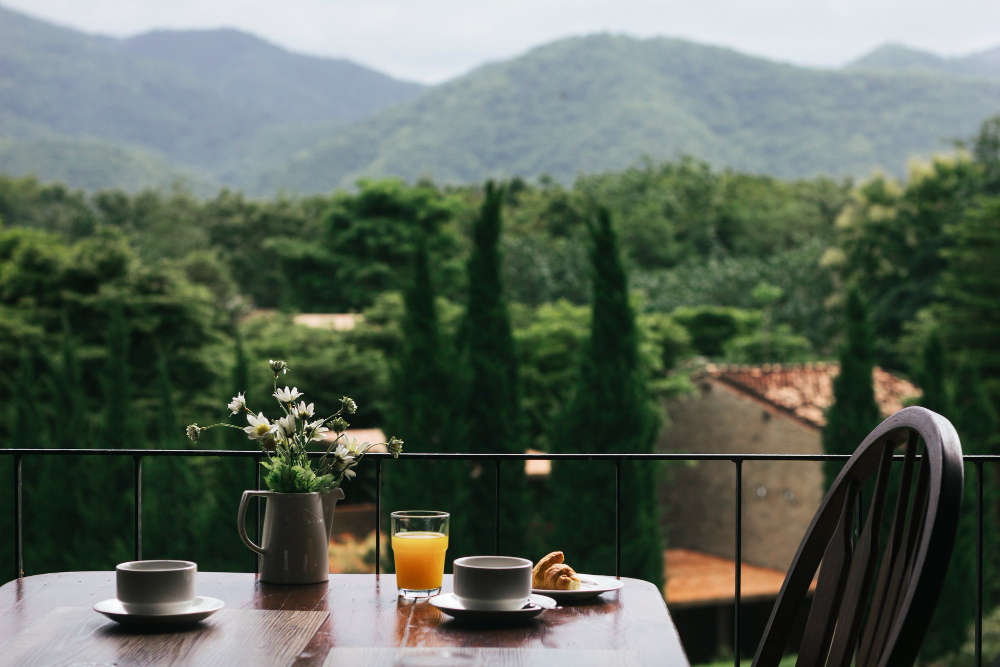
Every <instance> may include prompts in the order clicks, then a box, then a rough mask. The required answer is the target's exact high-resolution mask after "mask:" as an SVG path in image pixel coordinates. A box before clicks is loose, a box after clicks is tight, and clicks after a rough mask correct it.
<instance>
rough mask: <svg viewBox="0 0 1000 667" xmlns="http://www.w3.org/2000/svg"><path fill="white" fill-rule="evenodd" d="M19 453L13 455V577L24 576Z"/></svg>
mask: <svg viewBox="0 0 1000 667" xmlns="http://www.w3.org/2000/svg"><path fill="white" fill-rule="evenodd" d="M21 481H22V478H21V455H20V454H15V455H14V578H15V579H20V578H21V577H23V576H24V543H23V542H22V541H21V525H22V523H23V521H22V518H23V517H22V514H23V510H22V508H21Z"/></svg>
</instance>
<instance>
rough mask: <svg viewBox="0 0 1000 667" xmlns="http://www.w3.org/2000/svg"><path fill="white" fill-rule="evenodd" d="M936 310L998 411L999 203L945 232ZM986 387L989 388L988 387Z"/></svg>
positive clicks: (983, 203) (987, 203)
mask: <svg viewBox="0 0 1000 667" xmlns="http://www.w3.org/2000/svg"><path fill="white" fill-rule="evenodd" d="M948 232H949V234H950V236H951V237H952V240H953V242H954V246H953V247H951V248H948V249H946V250H944V251H942V254H943V255H944V257H945V260H946V267H945V271H944V272H943V273H942V275H941V279H940V282H939V288H938V293H939V297H940V300H941V303H940V305H939V307H938V309H937V313H938V320H939V321H940V323H941V328H942V333H943V334H944V335H945V336H946V337H947V339H948V343H949V344H950V345H951V347H952V348H953V349H956V350H962V353H963V355H966V356H967V358H968V359H974V360H975V362H976V365H977V366H978V367H979V369H980V372H981V373H982V377H983V381H984V384H985V389H986V391H987V392H989V394H990V400H991V402H992V403H993V405H994V407H995V408H996V407H997V406H1000V309H998V308H997V303H1000V272H998V271H997V270H996V258H997V257H1000V197H991V198H988V199H982V200H980V201H979V202H978V204H977V206H975V207H973V208H971V209H970V210H969V211H968V212H967V213H966V215H965V216H964V217H963V218H962V219H961V220H960V221H959V222H958V223H957V224H955V225H953V226H951V227H950V228H949V229H948ZM987 383H988V384H987Z"/></svg>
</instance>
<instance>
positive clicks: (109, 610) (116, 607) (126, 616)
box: [94, 597, 226, 627]
mask: <svg viewBox="0 0 1000 667" xmlns="http://www.w3.org/2000/svg"><path fill="white" fill-rule="evenodd" d="M224 606H226V605H225V604H224V603H223V602H222V600H216V599H215V598H207V597H197V598H195V599H194V602H193V603H192V604H191V606H190V607H189V608H188V609H186V610H184V611H182V612H180V613H177V614H130V613H128V612H127V611H125V608H124V607H123V606H122V603H121V602H120V601H119V600H118V599H117V598H112V599H111V600H104V601H103V602H98V603H97V604H95V605H94V611H96V612H99V613H101V614H104V615H105V616H107V617H108V618H110V619H111V620H112V621H117V622H118V623H121V624H122V625H132V626H137V627H138V626H142V627H157V626H168V625H169V626H176V625H190V624H192V623H197V622H198V621H204V620H205V619H206V618H208V617H209V616H211V615H212V614H214V613H215V612H217V611H219V610H220V609H222V608H223V607H224Z"/></svg>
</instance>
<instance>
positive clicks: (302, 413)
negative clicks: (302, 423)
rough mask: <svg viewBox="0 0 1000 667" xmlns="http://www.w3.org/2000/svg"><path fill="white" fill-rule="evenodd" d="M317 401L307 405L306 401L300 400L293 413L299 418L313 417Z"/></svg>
mask: <svg viewBox="0 0 1000 667" xmlns="http://www.w3.org/2000/svg"><path fill="white" fill-rule="evenodd" d="M315 405H316V404H315V403H310V404H309V405H306V402H305V401H299V404H298V405H296V406H295V407H294V408H293V409H292V414H293V415H295V416H296V417H298V418H299V419H305V418H306V417H312V416H313V415H314V414H315V413H316V408H315Z"/></svg>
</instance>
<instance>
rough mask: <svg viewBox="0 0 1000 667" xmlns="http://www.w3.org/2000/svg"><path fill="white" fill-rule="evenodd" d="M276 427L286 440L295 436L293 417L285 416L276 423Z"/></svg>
mask: <svg viewBox="0 0 1000 667" xmlns="http://www.w3.org/2000/svg"><path fill="white" fill-rule="evenodd" d="M277 426H278V429H279V430H280V431H281V432H282V433H284V434H285V437H286V438H290V437H292V436H293V435H295V415H285V416H284V417H282V418H281V419H279V420H278V421H277Z"/></svg>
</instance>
